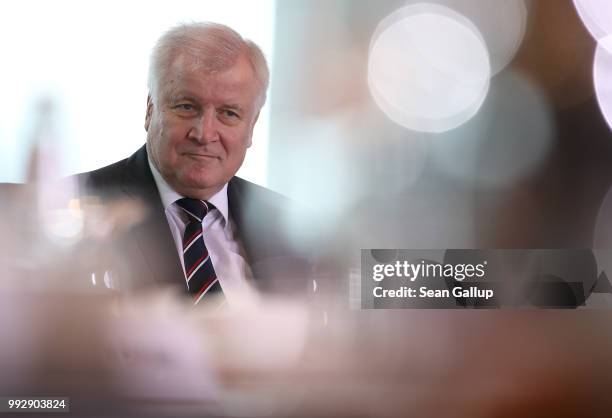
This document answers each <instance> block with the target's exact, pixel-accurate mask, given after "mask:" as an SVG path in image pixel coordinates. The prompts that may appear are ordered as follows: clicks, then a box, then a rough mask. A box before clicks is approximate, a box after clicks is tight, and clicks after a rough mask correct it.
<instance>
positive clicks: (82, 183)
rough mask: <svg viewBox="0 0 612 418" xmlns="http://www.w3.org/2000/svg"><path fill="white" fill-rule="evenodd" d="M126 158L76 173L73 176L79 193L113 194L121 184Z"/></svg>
mask: <svg viewBox="0 0 612 418" xmlns="http://www.w3.org/2000/svg"><path fill="white" fill-rule="evenodd" d="M127 161H128V159H127V158H126V159H124V160H121V161H117V162H116V163H113V164H110V165H107V166H105V167H102V168H98V169H96V170H92V171H88V172H85V173H80V174H76V175H75V176H74V178H75V179H76V182H77V184H78V186H79V191H80V193H81V194H96V195H113V194H115V193H116V192H117V191H118V189H119V188H120V186H121V182H122V179H123V177H124V173H125V170H126V169H127V168H126V166H127Z"/></svg>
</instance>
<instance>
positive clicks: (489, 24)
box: [406, 0, 527, 74]
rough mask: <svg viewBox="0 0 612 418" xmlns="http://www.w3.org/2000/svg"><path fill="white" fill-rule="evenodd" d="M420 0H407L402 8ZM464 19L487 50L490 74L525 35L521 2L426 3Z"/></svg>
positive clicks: (466, 0)
mask: <svg viewBox="0 0 612 418" xmlns="http://www.w3.org/2000/svg"><path fill="white" fill-rule="evenodd" d="M419 1H422V0H408V1H407V2H406V5H411V4H414V3H418V2H419ZM430 2H432V3H436V4H440V5H442V6H446V7H448V8H450V9H453V10H455V11H457V12H458V13H461V14H462V15H463V16H465V17H466V18H468V19H469V20H470V21H471V22H472V23H473V24H474V25H476V27H477V28H478V30H479V31H480V33H481V35H482V37H483V38H484V41H485V43H486V45H487V48H488V51H489V59H490V61H491V73H492V74H497V73H498V72H500V71H501V70H503V69H504V68H505V67H506V66H507V65H508V64H509V63H510V61H512V58H514V56H515V55H516V51H518V48H519V46H520V45H521V43H522V41H523V38H524V36H525V28H526V27H527V6H526V5H525V1H524V0H504V1H482V0H430Z"/></svg>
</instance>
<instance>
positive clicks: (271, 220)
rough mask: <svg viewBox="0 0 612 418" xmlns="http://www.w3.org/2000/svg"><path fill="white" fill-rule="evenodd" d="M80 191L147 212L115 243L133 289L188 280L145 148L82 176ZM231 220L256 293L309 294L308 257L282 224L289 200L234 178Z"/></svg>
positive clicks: (79, 178) (229, 195)
mask: <svg viewBox="0 0 612 418" xmlns="http://www.w3.org/2000/svg"><path fill="white" fill-rule="evenodd" d="M77 179H78V181H79V183H80V184H81V190H83V191H84V192H85V193H86V194H88V195H97V196H100V197H101V198H102V200H103V202H110V201H112V200H114V199H122V198H123V199H136V200H139V201H141V202H142V203H144V205H145V207H146V208H147V209H148V214H147V215H146V217H145V219H144V221H143V222H141V223H139V224H138V225H136V226H135V227H133V228H131V229H130V230H129V231H127V232H125V233H123V234H121V236H120V237H118V238H117V239H114V240H113V241H112V245H113V246H114V252H115V254H118V255H119V256H120V257H119V259H120V265H121V269H120V270H122V271H123V272H124V273H123V274H126V271H127V274H129V275H131V276H132V279H131V280H133V284H132V285H134V284H135V285H136V286H137V287H140V286H145V287H146V286H148V287H150V286H151V285H152V284H154V283H157V284H177V285H180V286H184V283H185V279H184V276H183V272H182V269H181V266H180V259H179V257H178V254H177V250H176V247H175V244H174V240H173V238H172V234H171V232H170V227H169V226H168V222H167V219H166V216H165V213H164V208H163V206H162V202H161V199H160V197H159V192H158V190H157V187H156V185H155V181H154V179H153V175H152V173H151V170H150V168H149V164H148V159H147V151H146V148H145V146H143V147H142V148H140V149H139V150H138V151H137V152H135V153H134V154H133V155H132V156H131V157H129V158H127V159H125V160H122V161H119V162H117V163H115V164H112V165H110V166H107V167H104V168H101V169H98V170H95V171H92V172H89V173H84V174H79V175H77ZM227 193H228V206H229V216H230V218H231V219H232V220H233V222H234V225H235V227H236V232H237V236H238V238H239V239H240V240H241V242H242V244H243V247H244V250H245V253H246V254H245V256H246V261H247V263H248V264H249V266H250V267H251V271H252V273H253V276H254V279H255V282H256V285H257V287H259V288H260V289H261V290H266V291H280V292H285V291H300V289H302V288H303V289H306V286H307V279H308V277H309V276H310V274H311V265H310V261H309V257H307V256H306V255H304V254H299V253H297V252H296V251H294V250H293V249H292V245H291V244H290V240H289V239H288V234H287V233H286V228H285V227H284V225H283V219H284V218H285V215H286V212H287V203H288V202H287V200H286V198H284V197H282V196H281V195H279V194H277V193H274V192H272V191H270V190H267V189H265V188H263V187H260V186H257V185H255V184H253V183H250V182H248V181H245V180H243V179H241V178H238V177H233V178H232V179H231V180H230V182H229V184H228V188H227Z"/></svg>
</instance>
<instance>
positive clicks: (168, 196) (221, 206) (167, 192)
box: [148, 158, 229, 225]
mask: <svg viewBox="0 0 612 418" xmlns="http://www.w3.org/2000/svg"><path fill="white" fill-rule="evenodd" d="M148 160H149V167H150V168H151V173H152V174H153V180H155V185H156V186H157V190H158V191H159V196H160V198H161V201H162V204H163V205H164V209H166V210H167V209H168V208H170V207H171V205H172V204H173V203H174V202H176V201H177V200H179V199H182V198H183V197H185V196H183V195H180V194H178V193H177V192H175V191H174V189H172V187H170V185H169V184H168V183H167V182H166V180H165V179H164V177H163V176H162V175H161V173H160V172H159V171H158V170H157V168H156V167H155V164H153V162H152V161H151V158H149V159H148ZM208 202H210V203H212V204H213V205H215V208H217V210H218V211H219V213H221V216H222V217H223V222H224V225H227V224H228V223H227V220H228V219H229V217H228V203H227V183H225V184H224V185H223V188H221V190H219V191H218V192H217V193H215V194H214V195H212V196H211V197H210V199H208Z"/></svg>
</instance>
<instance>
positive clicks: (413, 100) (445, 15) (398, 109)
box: [368, 4, 491, 133]
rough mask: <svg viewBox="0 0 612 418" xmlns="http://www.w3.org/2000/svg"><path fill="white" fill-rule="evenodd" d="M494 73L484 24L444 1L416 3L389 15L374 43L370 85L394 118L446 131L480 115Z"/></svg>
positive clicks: (417, 126) (418, 127) (412, 126)
mask: <svg viewBox="0 0 612 418" xmlns="http://www.w3.org/2000/svg"><path fill="white" fill-rule="evenodd" d="M490 76H491V67H490V62H489V54H488V51H487V47H486V44H485V42H484V40H483V38H482V36H481V35H480V32H479V31H478V29H477V28H476V27H475V26H474V25H473V24H472V23H471V22H470V21H469V20H468V19H467V18H465V17H464V16H462V15H460V14H459V13H457V12H455V11H453V10H451V9H449V8H447V7H443V6H440V5H434V4H416V5H411V6H407V7H404V8H402V9H399V10H397V11H395V12H394V13H392V14H391V15H389V16H388V17H386V18H385V19H383V21H381V23H380V24H379V26H378V28H377V30H376V32H375V33H374V36H373V38H372V42H371V45H370V55H369V60H368V86H369V88H370V92H371V94H372V97H373V98H374V101H375V102H376V104H377V105H378V107H379V108H380V109H381V110H382V111H383V112H384V113H385V114H386V115H387V116H388V117H389V118H390V119H391V120H393V121H394V122H396V123H398V124H400V125H402V126H404V127H406V128H408V129H412V130H415V131H420V132H434V133H436V132H444V131H447V130H451V129H454V128H456V127H457V126H460V125H462V124H463V123H465V122H466V121H468V120H469V119H470V118H471V117H473V116H474V114H476V112H477V111H478V110H479V108H480V106H481V105H482V103H483V101H484V99H485V98H486V95H487V91H488V88H489V80H490Z"/></svg>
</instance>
